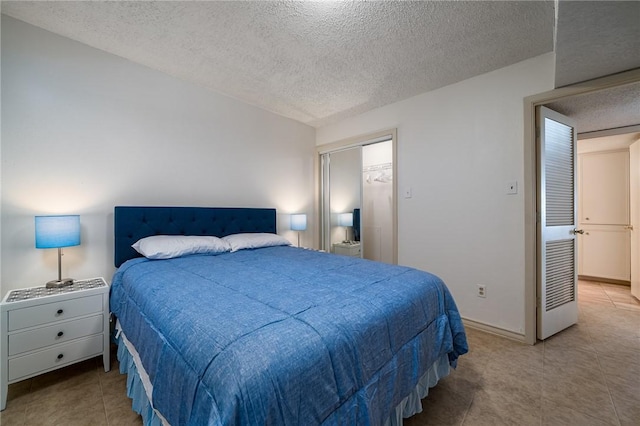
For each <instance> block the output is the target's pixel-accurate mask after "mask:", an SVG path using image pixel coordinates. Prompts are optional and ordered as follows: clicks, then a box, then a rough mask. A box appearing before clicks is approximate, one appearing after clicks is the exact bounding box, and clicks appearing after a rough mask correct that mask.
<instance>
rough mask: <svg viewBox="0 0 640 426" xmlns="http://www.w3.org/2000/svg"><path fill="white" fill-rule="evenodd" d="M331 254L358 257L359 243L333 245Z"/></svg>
mask: <svg viewBox="0 0 640 426" xmlns="http://www.w3.org/2000/svg"><path fill="white" fill-rule="evenodd" d="M333 252H334V253H335V254H342V255H345V256H353V257H360V253H361V250H360V243H358V242H348V243H334V244H333Z"/></svg>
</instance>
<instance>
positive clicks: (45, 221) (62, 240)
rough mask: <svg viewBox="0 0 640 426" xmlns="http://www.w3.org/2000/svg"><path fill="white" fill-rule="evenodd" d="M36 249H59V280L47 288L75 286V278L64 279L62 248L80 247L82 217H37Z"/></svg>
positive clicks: (49, 283) (49, 284)
mask: <svg viewBox="0 0 640 426" xmlns="http://www.w3.org/2000/svg"><path fill="white" fill-rule="evenodd" d="M35 218H36V248H39V249H47V248H57V249H58V279H57V280H52V281H49V282H48V283H47V288H57V287H64V286H67V285H71V284H73V278H62V248H63V247H72V246H78V245H80V216H78V215H60V216H36V217H35Z"/></svg>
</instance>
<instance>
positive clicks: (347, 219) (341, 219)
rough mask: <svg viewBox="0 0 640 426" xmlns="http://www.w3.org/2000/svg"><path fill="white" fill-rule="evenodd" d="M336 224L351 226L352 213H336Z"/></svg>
mask: <svg viewBox="0 0 640 426" xmlns="http://www.w3.org/2000/svg"><path fill="white" fill-rule="evenodd" d="M338 225H340V226H353V213H340V214H339V215H338Z"/></svg>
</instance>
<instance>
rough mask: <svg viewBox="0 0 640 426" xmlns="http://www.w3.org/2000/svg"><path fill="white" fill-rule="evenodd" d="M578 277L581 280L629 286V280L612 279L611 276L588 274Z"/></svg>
mask: <svg viewBox="0 0 640 426" xmlns="http://www.w3.org/2000/svg"><path fill="white" fill-rule="evenodd" d="M578 279H579V280H583V281H596V282H599V283H607V284H618V285H626V286H631V281H626V280H616V279H613V278H600V277H590V276H588V275H578Z"/></svg>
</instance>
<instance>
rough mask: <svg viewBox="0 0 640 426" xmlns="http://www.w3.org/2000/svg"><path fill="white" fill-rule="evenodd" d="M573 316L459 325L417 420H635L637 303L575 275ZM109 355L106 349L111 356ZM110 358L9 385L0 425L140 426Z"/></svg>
mask: <svg viewBox="0 0 640 426" xmlns="http://www.w3.org/2000/svg"><path fill="white" fill-rule="evenodd" d="M578 292H579V298H578V300H579V309H580V317H579V323H578V324H577V325H574V326H573V327H570V328H569V329H567V330H565V331H563V332H562V333H559V334H557V335H555V336H553V337H551V338H549V339H547V340H546V341H545V342H539V343H538V344H537V345H535V346H528V345H524V344H520V343H517V342H513V341H510V340H507V339H503V338H501V337H498V336H494V335H491V334H487V333H483V332H480V331H476V330H472V329H468V330H467V333H468V338H469V347H470V353H469V354H467V355H465V356H463V357H462V358H461V359H460V362H459V365H458V369H457V370H456V371H454V372H453V373H452V374H451V375H450V376H448V377H446V378H445V379H443V380H442V381H441V382H440V383H439V384H438V386H436V387H435V388H433V389H432V390H431V392H430V394H429V396H428V397H427V398H425V399H424V400H423V406H424V410H423V412H422V413H420V414H417V415H416V416H414V417H413V418H411V419H407V420H405V424H406V425H408V426H418V425H465V426H467V425H491V426H497V425H580V426H583V425H585V426H587V425H620V426H626V425H635V426H638V425H640V302H638V301H637V300H636V299H634V298H633V297H632V296H631V295H630V294H629V287H624V286H617V285H611V284H600V283H593V282H586V281H581V282H580V284H579V287H578ZM114 355H115V354H114ZM125 377H126V376H124V375H120V374H119V373H118V365H117V361H116V360H115V356H114V357H113V361H112V369H111V371H110V372H109V373H105V372H104V370H103V368H102V361H101V358H95V359H93V360H89V361H86V362H83V363H80V364H78V365H75V366H71V367H68V368H65V369H61V370H58V371H54V372H51V373H48V374H44V375H42V376H38V377H35V378H33V379H30V380H25V381H23V382H19V383H15V384H13V385H11V386H9V398H8V403H7V409H6V410H5V411H3V412H2V413H0V424H1V425H2V426H9V425H29V426H31V425H65V426H75V425H91V426H93V425H117V426H124V425H140V424H142V421H141V418H140V417H139V416H138V415H136V414H135V413H134V412H133V411H131V401H130V400H129V399H128V398H127V396H126V379H125Z"/></svg>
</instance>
